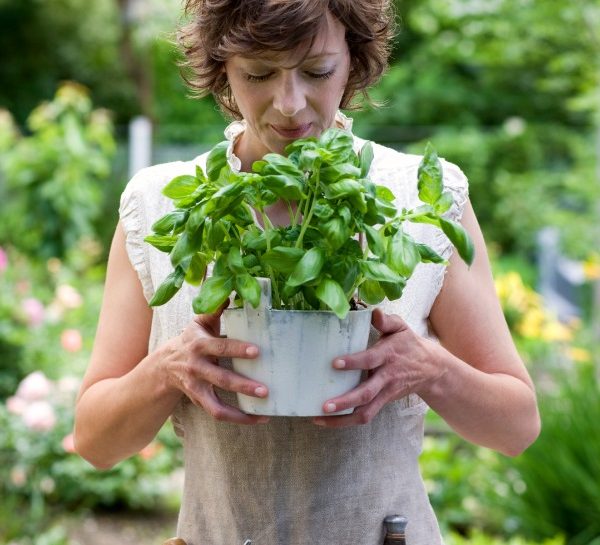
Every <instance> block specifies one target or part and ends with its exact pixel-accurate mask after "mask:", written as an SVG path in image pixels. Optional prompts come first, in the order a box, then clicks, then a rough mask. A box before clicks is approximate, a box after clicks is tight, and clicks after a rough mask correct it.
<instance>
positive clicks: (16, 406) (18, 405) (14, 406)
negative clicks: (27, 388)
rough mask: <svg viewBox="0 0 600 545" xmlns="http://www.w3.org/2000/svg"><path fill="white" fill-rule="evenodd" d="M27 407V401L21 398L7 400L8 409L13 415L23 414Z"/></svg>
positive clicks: (15, 397) (14, 397) (12, 397)
mask: <svg viewBox="0 0 600 545" xmlns="http://www.w3.org/2000/svg"><path fill="white" fill-rule="evenodd" d="M26 407H27V401H25V400H24V399H23V398H21V397H19V396H11V397H9V398H8V399H7V400H6V409H7V410H8V412H9V413H12V414H23V413H24V412H25V408H26Z"/></svg>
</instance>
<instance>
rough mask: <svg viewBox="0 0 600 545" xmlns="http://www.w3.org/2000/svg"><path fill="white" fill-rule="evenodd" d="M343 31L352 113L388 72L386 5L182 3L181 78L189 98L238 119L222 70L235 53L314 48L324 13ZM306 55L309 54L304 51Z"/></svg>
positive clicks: (340, 1) (272, 0)
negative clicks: (207, 99) (207, 101)
mask: <svg viewBox="0 0 600 545" xmlns="http://www.w3.org/2000/svg"><path fill="white" fill-rule="evenodd" d="M328 11H329V12H331V14H332V15H333V16H334V17H335V18H336V19H338V20H339V21H340V22H341V23H342V24H343V25H344V27H345V28H346V42H347V44H348V49H349V51H350V75H349V77H348V83H347V85H346V90H345V92H344V95H343V97H342V101H341V104H340V107H341V108H352V107H353V105H352V104H351V102H352V99H353V98H354V97H355V96H356V95H357V94H358V93H360V94H362V96H363V97H364V98H365V99H366V100H367V101H369V96H368V93H367V88H368V87H369V86H371V85H373V84H374V83H376V82H377V81H378V80H379V78H380V77H381V76H382V74H383V73H384V72H385V70H386V69H387V67H388V57H389V53H390V48H391V40H392V38H393V35H394V31H395V20H394V12H393V5H392V2H391V1H390V0H186V3H185V13H186V15H188V16H189V17H190V21H189V22H188V23H187V24H186V25H185V26H183V27H182V28H181V29H180V32H179V35H178V41H179V44H180V47H181V48H182V51H183V53H184V55H185V59H184V60H183V61H182V62H181V63H180V66H181V68H183V71H182V75H183V78H184V79H185V81H186V82H187V84H188V86H189V87H190V88H191V89H192V92H193V95H194V96H196V97H203V96H206V95H208V94H209V93H212V94H213V95H214V97H215V99H216V100H217V102H218V103H219V105H220V106H221V108H222V109H223V111H224V112H225V113H228V114H230V115H232V116H233V117H234V118H237V119H239V118H240V117H241V114H240V112H239V110H238V107H237V105H236V103H235V100H234V98H233V96H232V93H231V89H230V87H229V83H228V82H227V77H226V75H225V73H224V71H223V64H224V63H225V61H226V60H227V59H228V58H229V57H231V56H233V55H236V54H244V55H248V54H249V53H256V54H260V53H265V52H284V51H291V50H294V49H296V48H298V47H301V46H306V45H308V48H310V45H312V43H313V41H314V40H315V38H316V36H317V34H318V32H319V30H320V28H321V26H322V25H323V24H324V22H325V19H326V15H327V12H328ZM307 51H308V49H307Z"/></svg>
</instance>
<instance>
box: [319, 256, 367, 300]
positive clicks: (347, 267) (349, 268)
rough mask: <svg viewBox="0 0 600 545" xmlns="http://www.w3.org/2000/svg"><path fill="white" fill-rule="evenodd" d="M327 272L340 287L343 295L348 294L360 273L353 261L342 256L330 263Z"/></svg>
mask: <svg viewBox="0 0 600 545" xmlns="http://www.w3.org/2000/svg"><path fill="white" fill-rule="evenodd" d="M327 272H328V273H329V274H331V277H332V278H333V279H334V280H335V281H336V282H337V283H338V284H339V285H340V286H342V289H343V290H344V293H346V294H350V291H351V290H353V288H354V285H355V283H356V279H357V278H358V275H359V273H360V267H359V265H358V263H357V262H356V260H355V259H353V258H351V257H347V256H344V257H341V258H340V259H337V260H335V261H334V262H333V263H331V265H330V268H329V269H328V271H327Z"/></svg>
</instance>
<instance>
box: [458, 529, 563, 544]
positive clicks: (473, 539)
mask: <svg viewBox="0 0 600 545" xmlns="http://www.w3.org/2000/svg"><path fill="white" fill-rule="evenodd" d="M446 543H447V545H564V543H565V540H564V539H563V538H562V537H560V536H559V537H556V538H553V539H544V540H543V541H529V540H527V539H523V538H521V537H513V538H510V539H507V538H505V537H498V536H496V537H494V536H489V535H486V534H484V533H481V532H477V531H475V532H472V533H470V534H469V535H468V536H467V537H463V536H460V535H457V534H451V535H450V536H449V538H448V539H447V540H446Z"/></svg>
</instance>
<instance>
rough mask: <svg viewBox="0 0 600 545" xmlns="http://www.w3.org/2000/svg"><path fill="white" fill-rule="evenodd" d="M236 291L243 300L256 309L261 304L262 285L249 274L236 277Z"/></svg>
mask: <svg viewBox="0 0 600 545" xmlns="http://www.w3.org/2000/svg"><path fill="white" fill-rule="evenodd" d="M235 289H236V291H237V292H238V293H239V294H240V296H241V297H242V299H243V300H244V301H248V303H250V304H251V305H252V306H253V307H254V308H256V307H257V306H258V304H259V303H260V284H259V283H258V280H257V279H256V278H254V277H253V276H250V275H249V274H248V273H242V274H238V275H237V276H236V277H235Z"/></svg>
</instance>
